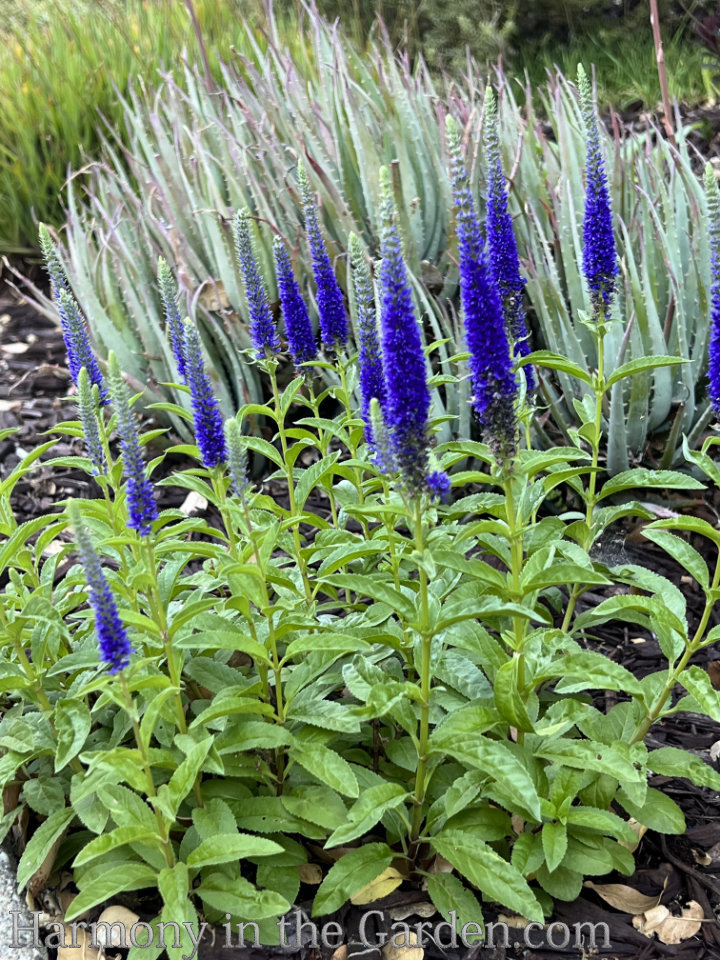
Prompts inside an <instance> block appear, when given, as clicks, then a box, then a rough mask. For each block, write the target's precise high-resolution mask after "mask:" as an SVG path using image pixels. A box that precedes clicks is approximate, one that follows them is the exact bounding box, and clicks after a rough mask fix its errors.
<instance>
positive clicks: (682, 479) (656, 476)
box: [598, 467, 705, 500]
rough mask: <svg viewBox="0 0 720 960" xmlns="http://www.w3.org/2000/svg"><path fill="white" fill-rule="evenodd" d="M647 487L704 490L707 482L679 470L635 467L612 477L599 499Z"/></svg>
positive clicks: (604, 485) (605, 484)
mask: <svg viewBox="0 0 720 960" xmlns="http://www.w3.org/2000/svg"><path fill="white" fill-rule="evenodd" d="M647 487H655V488H660V489H661V490H704V489H705V484H704V483H700V481H699V480H696V479H695V478H694V477H691V476H689V475H688V474H686V473H679V472H678V471H677V470H648V469H646V468H645V467H635V469H633V470H624V471H623V472H622V473H618V474H616V475H615V476H614V477H611V478H610V479H609V480H608V481H607V483H604V484H603V487H602V490H601V491H600V496H599V497H598V500H604V499H605V497H610V496H612V494H614V493H620V492H621V491H622V490H638V489H640V490H644V489H646V488H647Z"/></svg>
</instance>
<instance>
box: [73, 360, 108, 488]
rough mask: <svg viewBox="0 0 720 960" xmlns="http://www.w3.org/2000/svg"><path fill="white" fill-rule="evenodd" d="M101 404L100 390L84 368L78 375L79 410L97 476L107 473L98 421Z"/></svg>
mask: <svg viewBox="0 0 720 960" xmlns="http://www.w3.org/2000/svg"><path fill="white" fill-rule="evenodd" d="M99 402H100V398H99V395H98V389H97V387H93V385H92V383H91V382H90V374H89V373H88V372H87V367H83V368H82V370H81V371H80V373H79V374H78V408H79V410H80V420H81V422H82V426H83V433H84V435H85V446H86V447H87V452H88V456H89V457H90V460H91V461H92V464H93V467H94V470H93V473H94V474H95V475H97V474H99V473H105V454H104V453H103V446H102V442H101V440H100V431H99V429H98V420H97V408H98V406H99Z"/></svg>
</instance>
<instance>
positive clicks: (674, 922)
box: [657, 900, 705, 944]
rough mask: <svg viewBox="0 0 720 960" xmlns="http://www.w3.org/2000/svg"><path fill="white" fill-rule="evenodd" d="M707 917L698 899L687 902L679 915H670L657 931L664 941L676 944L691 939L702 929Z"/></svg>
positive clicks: (659, 937)
mask: <svg viewBox="0 0 720 960" xmlns="http://www.w3.org/2000/svg"><path fill="white" fill-rule="evenodd" d="M704 919H705V914H704V912H703V908H702V907H701V906H700V904H699V903H698V902H697V901H696V900H691V901H690V902H689V903H687V904H686V905H685V906H684V907H683V909H682V911H681V913H680V916H679V917H668V918H667V920H665V921H664V922H663V923H662V924H661V926H660V929H659V930H658V931H657V935H658V940H660V941H661V942H662V943H668V944H674V943H682V942H683V940H689V939H690V937H694V936H695V934H696V933H697V932H698V931H699V930H700V927H701V926H702V921H703V920H704Z"/></svg>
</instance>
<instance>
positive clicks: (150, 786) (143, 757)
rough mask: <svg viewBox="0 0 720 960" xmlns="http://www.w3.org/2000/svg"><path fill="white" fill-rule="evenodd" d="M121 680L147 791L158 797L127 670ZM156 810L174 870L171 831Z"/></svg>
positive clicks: (160, 831)
mask: <svg viewBox="0 0 720 960" xmlns="http://www.w3.org/2000/svg"><path fill="white" fill-rule="evenodd" d="M118 679H119V681H120V689H121V690H122V692H123V698H124V700H125V709H126V710H127V713H128V716H129V717H130V722H131V723H132V727H133V733H134V734H135V743H136V744H137V748H138V753H139V754H140V763H141V765H142V768H143V772H144V773H145V782H146V783H147V791H148V796H149V797H156V796H157V791H156V790H155V781H154V780H153V776H152V770H151V769H150V759H149V757H148V754H147V750H146V749H145V744H144V742H143V739H142V736H141V735H140V724H139V723H138V713H137V707H136V706H135V701H134V700H133V697H132V694H131V693H130V688H129V687H128V682H127V677H126V676H125V671H124V670H123V671H121V672H120V675H119V677H118ZM153 807H154V810H155V819H156V820H157V825H158V833H159V835H160V839H161V841H162V847H163V854H164V855H165V862H166V863H167V865H168V867H169V868H170V869H171V870H172V868H173V867H174V866H175V857H174V856H173V852H172V847H171V846H170V836H169V831H167V830H166V829H165V825H164V824H163V819H162V814H161V813H160V810H159V808H158V807H157V806H155V804H153Z"/></svg>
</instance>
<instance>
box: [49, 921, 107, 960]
mask: <svg viewBox="0 0 720 960" xmlns="http://www.w3.org/2000/svg"><path fill="white" fill-rule="evenodd" d="M64 940H65V946H61V947H58V953H57V960H100V951H99V950H98V949H97V947H93V946H91V943H92V937H91V935H90V933H89V931H87V930H83V929H81V928H78V929H77V934H76V936H75V943H76V944H77V946H76V947H73V946H70V944H72V942H73V936H72V930H67V931H65V937H64Z"/></svg>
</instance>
